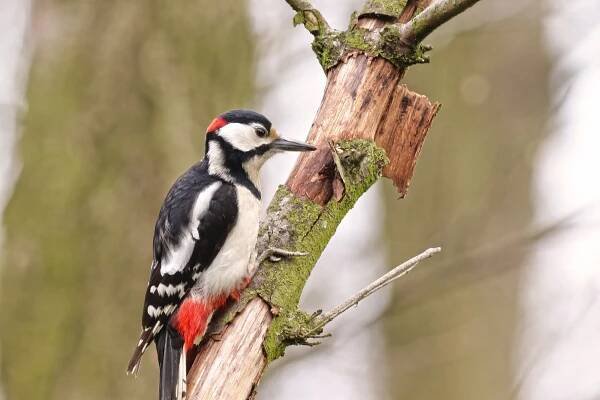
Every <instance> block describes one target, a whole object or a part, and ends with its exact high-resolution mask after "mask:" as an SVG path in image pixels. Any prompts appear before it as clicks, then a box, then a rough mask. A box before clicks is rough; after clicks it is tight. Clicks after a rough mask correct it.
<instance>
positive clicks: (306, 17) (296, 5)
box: [285, 0, 331, 36]
mask: <svg viewBox="0 0 600 400" xmlns="http://www.w3.org/2000/svg"><path fill="white" fill-rule="evenodd" d="M285 1H286V3H288V4H289V5H290V7H292V8H293V9H294V11H296V13H297V14H296V17H294V24H303V25H304V27H305V28H306V29H307V30H308V31H309V32H310V33H312V34H313V35H315V36H317V35H319V34H323V33H326V32H330V31H331V27H330V26H329V24H328V23H327V21H326V20H325V18H324V17H323V15H322V14H321V12H320V11H319V10H317V9H316V8H315V7H314V6H313V5H312V3H311V2H310V1H308V0H285Z"/></svg>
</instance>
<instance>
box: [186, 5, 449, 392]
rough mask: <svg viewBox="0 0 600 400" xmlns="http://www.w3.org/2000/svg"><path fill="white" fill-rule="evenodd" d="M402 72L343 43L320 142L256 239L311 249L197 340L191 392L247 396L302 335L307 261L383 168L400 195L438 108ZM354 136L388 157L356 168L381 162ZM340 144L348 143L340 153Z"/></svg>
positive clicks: (313, 134)
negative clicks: (216, 334)
mask: <svg viewBox="0 0 600 400" xmlns="http://www.w3.org/2000/svg"><path fill="white" fill-rule="evenodd" d="M288 3H290V2H289V1H288ZM292 3H294V5H296V4H297V3H298V2H292ZM418 5H419V4H418V2H415V1H410V0H409V1H408V2H407V5H406V7H405V8H404V9H403V12H402V13H401V14H400V15H399V18H397V19H396V20H394V21H390V20H389V18H387V17H386V18H383V17H381V19H380V18H377V17H376V16H371V15H369V16H368V17H363V18H360V19H359V20H358V21H357V24H356V26H357V27H359V28H360V29H364V30H365V31H380V28H382V27H383V26H384V25H386V24H389V23H402V22H406V21H410V20H411V18H412V17H413V16H414V14H415V13H416V12H417V11H418V8H419V7H417V6H418ZM309 6H310V4H309V3H307V2H302V7H305V8H302V7H300V6H298V8H297V7H295V6H293V7H294V9H295V10H296V11H298V12H299V13H300V12H310V8H309ZM303 10H304V11H303ZM306 10H309V11H306ZM303 18H305V19H306V18H307V17H306V16H304V14H303ZM318 18H319V21H320V22H319V23H316V22H314V21H312V22H311V23H312V25H310V26H311V28H310V29H309V27H308V26H307V22H304V24H305V26H307V29H309V31H311V33H313V35H315V37H316V38H317V35H318V33H315V32H318V27H323V26H326V27H328V25H327V24H326V22H324V21H321V18H322V16H321V15H320V13H319V14H318ZM309 22H310V21H309ZM315 27H316V28H315ZM326 34H327V35H330V34H331V32H330V31H327V32H326ZM411 46H412V45H411ZM313 48H314V44H313ZM315 51H316V50H315ZM404 71H405V68H398V66H397V65H394V64H392V63H391V62H390V61H388V60H387V59H384V58H381V57H376V56H373V55H371V54H365V53H364V52H361V51H356V50H353V49H346V50H345V52H344V54H343V55H342V56H341V57H340V62H338V63H337V64H335V65H334V66H333V67H332V68H330V69H329V70H328V71H327V86H326V89H325V93H324V97H323V100H322V103H321V106H320V108H319V110H318V112H317V115H316V117H315V120H314V122H313V124H312V127H311V130H310V132H309V135H308V142H310V143H312V144H314V145H316V146H317V148H318V150H317V151H315V152H312V153H304V154H302V155H301V156H300V157H299V159H298V161H297V163H296V166H295V168H294V169H293V171H292V173H291V175H290V177H289V179H288V180H287V182H286V185H285V187H280V189H279V191H278V193H277V194H276V195H275V198H274V199H273V201H272V202H271V206H270V207H269V211H268V215H267V219H266V221H264V222H263V224H262V228H261V232H262V234H261V237H260V238H259V249H264V248H265V247H268V245H275V246H274V247H279V248H285V249H289V250H296V251H308V252H309V255H308V256H307V257H306V258H305V259H304V258H303V259H302V260H297V259H294V260H290V261H285V262H284V265H283V266H278V265H276V264H272V263H267V265H263V266H262V267H261V268H260V269H259V271H258V272H257V275H256V276H255V279H254V280H253V283H252V284H251V286H250V295H249V296H248V297H247V298H246V300H245V301H242V305H241V307H240V309H241V311H239V314H238V315H237V316H235V315H234V317H231V318H233V322H232V323H231V324H229V325H227V326H225V327H224V328H223V334H222V337H221V339H220V340H219V341H214V340H212V339H208V340H206V341H205V342H204V343H203V345H202V348H201V350H200V354H199V355H198V357H197V358H196V360H195V362H194V365H193V367H192V369H191V370H190V373H189V375H188V382H189V384H188V388H189V389H188V392H189V394H190V398H191V399H213V398H218V399H222V400H241V399H246V398H249V397H252V396H253V393H254V392H255V388H256V386H257V385H258V383H259V381H260V378H261V376H262V373H263V371H264V369H265V368H266V366H267V364H268V363H269V362H270V361H272V360H274V359H276V358H277V357H280V356H281V355H283V351H284V349H285V346H287V345H289V344H308V343H307V340H306V339H307V338H306V337H302V335H301V334H299V333H298V332H301V331H302V329H301V327H302V324H309V325H310V324H311V321H312V319H313V317H312V316H308V315H307V314H305V313H302V312H301V311H298V310H297V309H296V308H297V304H298V302H299V299H300V295H301V293H302V288H303V287H304V283H305V282H306V279H307V278H308V276H309V274H310V271H311V269H312V267H313V266H314V264H315V263H316V261H317V260H318V258H319V256H320V254H321V252H322V251H323V250H324V248H325V246H326V244H327V242H328V241H329V239H330V238H331V236H332V235H333V233H334V232H335V228H336V227H337V225H338V224H339V223H340V222H341V220H342V219H343V217H344V216H345V215H346V213H347V211H348V210H349V209H350V208H351V207H352V206H353V205H354V203H355V201H356V200H357V199H358V197H360V195H362V194H363V193H364V192H365V191H366V190H367V189H368V188H369V187H370V186H371V184H372V183H374V182H375V181H376V179H377V178H378V177H379V176H380V175H381V174H383V175H384V176H386V177H389V178H390V179H392V180H393V181H394V184H395V185H396V187H397V189H398V191H399V193H400V194H401V196H404V194H405V193H406V191H407V189H408V186H409V183H410V179H411V177H412V174H413V171H414V167H415V164H416V161H417V158H418V156H419V153H420V150H421V147H422V144H423V141H424V139H425V135H426V134H427V131H428V130H429V127H430V125H431V122H432V119H433V117H434V116H435V114H436V113H437V111H438V108H439V104H437V103H432V102H430V101H429V100H428V99H427V98H426V97H425V96H422V95H419V94H417V93H414V92H412V91H410V90H409V89H407V88H406V87H405V86H404V85H402V84H401V83H400V81H401V79H402V76H403V74H404ZM348 141H349V142H348ZM357 141H366V142H368V143H375V144H376V145H377V146H378V147H379V148H381V149H383V150H385V154H386V155H387V158H388V161H389V162H387V164H386V165H385V167H384V166H383V164H382V165H381V166H380V168H375V170H376V173H375V174H374V176H372V174H369V173H367V174H362V173H360V172H358V173H357V172H356V169H358V170H361V169H362V166H363V164H364V162H363V161H361V160H366V162H367V163H368V164H369V165H374V164H377V160H376V159H377V157H373V156H372V154H371V156H366V155H365V154H362V155H361V156H360V160H359V161H357V162H354V161H352V154H354V153H360V152H361V150H360V146H358V143H359V142H357ZM339 143H345V144H344V145H342V147H343V149H342V150H341V151H340V152H336V150H335V149H336V144H339ZM340 159H341V160H340ZM348 160H350V161H348ZM355 161H356V160H355ZM353 162H354V164H353ZM357 165H359V166H360V167H359V168H354V167H355V166H357ZM347 166H349V169H348V170H346V168H345V167H347ZM290 204H291V206H290ZM299 226H300V227H299ZM244 305H246V307H245V308H244Z"/></svg>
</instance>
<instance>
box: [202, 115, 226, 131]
mask: <svg viewBox="0 0 600 400" xmlns="http://www.w3.org/2000/svg"><path fill="white" fill-rule="evenodd" d="M225 125H227V121H225V120H224V119H223V118H221V117H217V118H215V119H213V120H212V122H211V123H210V125H209V126H208V128H206V133H212V132H215V131H216V130H217V129H219V128H222V127H224V126H225Z"/></svg>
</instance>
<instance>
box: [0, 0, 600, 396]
mask: <svg viewBox="0 0 600 400" xmlns="http://www.w3.org/2000/svg"><path fill="white" fill-rule="evenodd" d="M264 1H266V0H252V1H251V3H253V4H257V3H261V2H264ZM546 2H547V4H548V17H547V19H546V21H545V22H546V31H545V33H546V36H545V37H546V43H545V44H546V46H547V49H548V51H549V55H550V57H551V59H552V60H558V61H557V62H556V63H555V65H554V68H553V74H552V77H551V81H550V82H548V84H549V86H550V88H551V93H552V96H553V99H554V102H555V103H557V107H558V104H559V103H560V107H559V108H558V112H557V113H556V115H555V119H554V120H552V121H549V124H548V129H549V132H550V136H549V138H548V140H547V141H546V143H545V144H544V146H543V148H542V150H541V151H540V153H539V156H538V165H537V169H536V175H535V176H536V178H535V185H536V186H535V198H534V199H533V200H534V203H535V207H536V221H537V222H538V223H539V224H540V225H542V224H545V223H547V222H549V221H553V220H555V219H557V218H560V217H562V216H564V215H567V214H569V213H571V212H572V211H574V210H577V209H582V212H581V213H580V214H578V217H577V219H576V220H575V221H576V225H575V226H573V227H572V228H571V229H567V230H564V231H562V232H561V233H559V234H557V235H554V236H552V237H550V238H548V239H545V240H543V241H541V242H539V243H538V244H537V245H536V247H535V248H534V249H533V250H532V252H531V257H530V264H531V267H530V268H529V269H528V270H527V272H526V278H525V279H524V281H523V284H522V288H521V298H522V301H521V304H522V316H523V318H522V320H521V322H520V326H521V328H520V331H519V334H520V338H521V346H520V348H519V349H518V351H517V352H516V353H515V355H514V360H515V364H516V366H517V369H518V370H519V371H520V372H519V375H518V376H517V377H516V382H517V385H516V387H517V388H518V390H517V392H516V396H515V398H519V399H526V400H562V399H564V400H572V399H577V400H587V399H593V398H598V397H600V373H599V372H598V371H599V370H600V369H599V367H598V360H600V335H599V332H600V301H599V297H598V296H599V294H600V268H599V265H600V246H598V244H597V242H598V237H600V185H599V184H598V181H599V178H600V156H599V155H598V153H599V151H600V119H599V118H598V108H599V107H600V22H599V21H600V2H598V1H595V0H575V1H571V2H563V1H559V0H546ZM272 3H273V4H272V7H269V9H268V12H267V13H265V8H264V7H263V8H261V15H260V16H259V15H252V18H253V21H254V23H255V27H256V30H257V31H259V32H261V33H267V35H265V36H266V37H268V38H269V40H268V43H267V42H265V43H261V46H263V47H264V49H265V50H264V53H263V54H262V56H261V59H262V61H261V66H260V68H259V70H260V71H261V75H260V76H258V77H257V79H258V82H259V84H261V85H263V86H265V95H264V96H260V98H262V99H263V102H262V104H259V105H258V106H259V107H260V109H261V110H263V111H264V112H265V113H266V114H267V115H269V116H271V118H272V119H273V120H274V122H275V123H276V125H277V126H278V127H279V130H280V131H281V132H282V133H283V134H287V135H288V136H291V137H297V138H303V137H304V136H305V135H306V133H307V131H308V128H309V127H310V124H311V122H312V118H313V116H314V114H315V111H316V109H317V107H318V105H319V102H320V99H321V95H322V91H323V87H324V83H325V79H324V75H323V73H322V71H321V70H320V67H319V65H318V64H317V63H316V62H315V61H314V57H313V55H312V52H311V50H310V47H309V43H310V41H311V38H310V35H308V34H307V33H306V32H305V31H304V30H303V29H301V28H296V29H294V28H292V27H291V24H290V19H291V16H292V13H291V12H290V11H289V10H288V9H287V6H285V4H283V2H272ZM316 3H317V4H318V5H319V6H320V7H321V9H322V10H323V11H324V13H325V14H326V15H327V16H328V18H329V20H330V22H332V24H333V25H335V26H338V27H342V26H345V24H346V23H347V19H348V16H349V14H350V11H351V10H352V9H354V8H356V7H357V6H356V4H358V3H359V2H358V1H357V0H353V1H344V2H341V1H335V2H333V1H324V0H322V1H317V2H316ZM502 3H504V2H502ZM29 12H30V1H29V0H2V6H1V7H0V60H1V61H0V221H1V215H2V211H3V209H4V207H5V205H6V201H7V199H8V196H9V194H10V191H11V188H12V186H13V181H14V177H15V176H16V172H17V171H18V165H19V164H18V161H16V160H15V157H14V149H15V147H14V146H15V143H16V142H15V141H16V138H17V136H16V132H17V127H18V122H17V121H18V118H17V115H18V113H19V112H20V111H23V110H24V103H23V100H22V96H23V82H24V77H25V76H26V73H27V71H28V62H29V56H28V52H27V51H26V49H25V47H24V43H25V38H26V27H27V26H28V23H29ZM498 15H501V14H496V13H494V16H495V17H498ZM463 28H464V27H463ZM565 76H568V77H569V78H568V79H566V80H565V79H564V77H565ZM560 82H567V83H566V85H563V84H560ZM442 112H443V111H442ZM292 164H293V158H283V157H281V158H279V159H278V161H276V162H272V163H271V164H270V166H269V167H268V168H267V170H266V171H265V180H266V181H267V184H268V185H269V189H268V190H267V193H266V196H265V197H267V198H268V196H270V194H271V193H272V192H273V191H274V187H275V186H274V183H275V182H282V181H283V180H284V178H285V176H287V174H288V172H289V170H290V168H291V165H292ZM380 205H381V195H380V190H379V189H378V188H375V189H374V190H371V191H370V192H369V193H368V195H366V196H365V197H364V198H363V199H362V200H361V201H360V203H359V204H358V205H357V207H356V208H355V210H354V211H353V212H352V213H351V214H350V216H349V217H348V218H347V219H346V220H345V221H344V223H343V224H342V226H341V227H340V229H339V230H338V233H337V234H336V237H335V238H334V240H333V242H332V244H331V246H329V247H328V249H327V251H326V254H325V255H324V256H323V258H322V259H321V261H320V263H319V266H318V267H317V268H316V270H315V272H314V273H313V275H312V276H311V278H310V280H309V285H308V287H307V290H306V291H305V294H304V299H303V305H304V307H305V308H307V309H309V310H310V309H315V308H320V307H323V308H325V309H327V308H329V307H331V306H333V305H335V304H337V303H338V302H340V301H341V300H343V299H345V298H346V297H347V296H349V295H350V294H351V293H353V292H354V291H355V290H357V289H358V288H360V287H362V286H363V285H364V284H366V283H368V282H369V281H371V280H372V279H374V278H375V277H377V276H378V275H379V274H380V273H381V272H382V271H383V270H385V269H388V268H389V267H390V265H385V263H384V257H383V255H382V252H381V251H379V249H378V248H377V247H376V246H375V243H377V235H378V234H379V232H378V230H377V226H378V225H379V224H378V223H377V221H378V218H381V216H380V215H378V214H377V211H376V210H377V209H378V208H379V207H380ZM357 226H358V227H360V229H361V231H362V232H363V234H362V235H361V238H364V237H369V238H372V241H368V242H365V241H364V240H358V238H357V236H356V235H354V234H353V231H352V228H353V227H357ZM365 229H367V230H369V231H368V232H366V234H365V231H364V230H365ZM340 260H346V261H347V260H352V262H351V263H348V265H345V264H346V263H340ZM399 261H401V260H399ZM367 262H368V264H369V266H368V268H367V267H366V265H365V263H367ZM342 268H343V273H340V269H342ZM333 279H335V280H336V283H337V284H336V285H327V282H331V281H332V280H333ZM387 300H388V296H387V294H386V293H385V292H384V291H383V292H380V293H379V294H378V295H376V296H372V298H371V299H370V300H369V301H367V302H365V304H363V305H361V306H359V307H358V308H357V309H354V310H351V311H349V312H348V313H347V315H345V316H343V317H341V318H340V320H339V321H338V323H336V324H334V327H333V332H334V335H335V336H334V338H332V339H329V343H328V345H326V346H323V347H321V348H318V349H314V350H307V349H304V348H301V349H296V350H295V351H290V352H289V353H290V354H291V356H290V357H288V360H289V361H287V360H286V361H285V362H284V365H279V367H280V368H277V366H275V367H276V368H273V369H272V370H271V372H270V373H269V375H268V377H267V379H265V381H264V383H263V384H262V385H261V387H260V391H259V393H260V396H259V398H262V399H275V400H278V399H292V400H293V399H307V398H308V399H312V398H321V396H323V390H324V389H326V390H327V391H329V392H330V393H335V398H344V399H369V398H374V399H381V398H385V397H384V394H383V393H381V392H380V389H378V388H380V385H379V383H380V381H379V379H380V378H379V376H380V375H379V374H378V373H377V371H376V370H377V368H376V366H377V364H378V359H379V358H380V357H381V356H382V349H380V348H378V347H377V346H378V343H381V331H380V329H379V327H378V326H377V325H373V326H369V328H368V329H361V330H360V332H361V334H359V335H351V334H348V332H354V331H355V330H356V329H358V328H359V327H362V326H364V325H369V323H368V322H369V316H371V315H374V314H377V312H378V310H380V309H381V308H382V307H383V306H385V303H386V301H387ZM0 350H1V349H0ZM305 353H308V355H307V356H304V357H300V356H299V354H305ZM280 364H281V363H280ZM293 378H296V379H293ZM281 382H285V385H282V384H281ZM518 383H522V385H521V384H518ZM0 398H2V393H1V391H0Z"/></svg>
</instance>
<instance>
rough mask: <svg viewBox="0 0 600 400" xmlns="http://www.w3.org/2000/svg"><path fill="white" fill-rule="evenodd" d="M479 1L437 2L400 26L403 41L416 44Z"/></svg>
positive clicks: (446, 0) (444, 0)
mask: <svg viewBox="0 0 600 400" xmlns="http://www.w3.org/2000/svg"><path fill="white" fill-rule="evenodd" d="M478 1H479V0H438V1H434V2H433V3H432V4H431V5H429V6H428V7H427V8H425V9H424V10H423V11H421V12H420V13H419V14H417V15H416V16H415V17H414V18H413V19H412V20H411V21H410V22H408V23H406V24H404V25H402V29H401V30H402V34H403V37H404V39H405V40H409V41H410V43H413V44H417V43H420V42H421V41H422V40H423V39H425V38H426V37H427V36H428V35H429V34H431V33H432V32H433V31H434V30H435V29H436V28H438V27H439V26H440V25H442V24H443V23H445V22H447V21H449V20H450V19H451V18H453V17H455V16H457V15H458V14H460V13H462V12H463V11H465V10H466V9H467V8H469V7H471V6H472V5H474V4H475V3H477V2H478Z"/></svg>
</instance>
